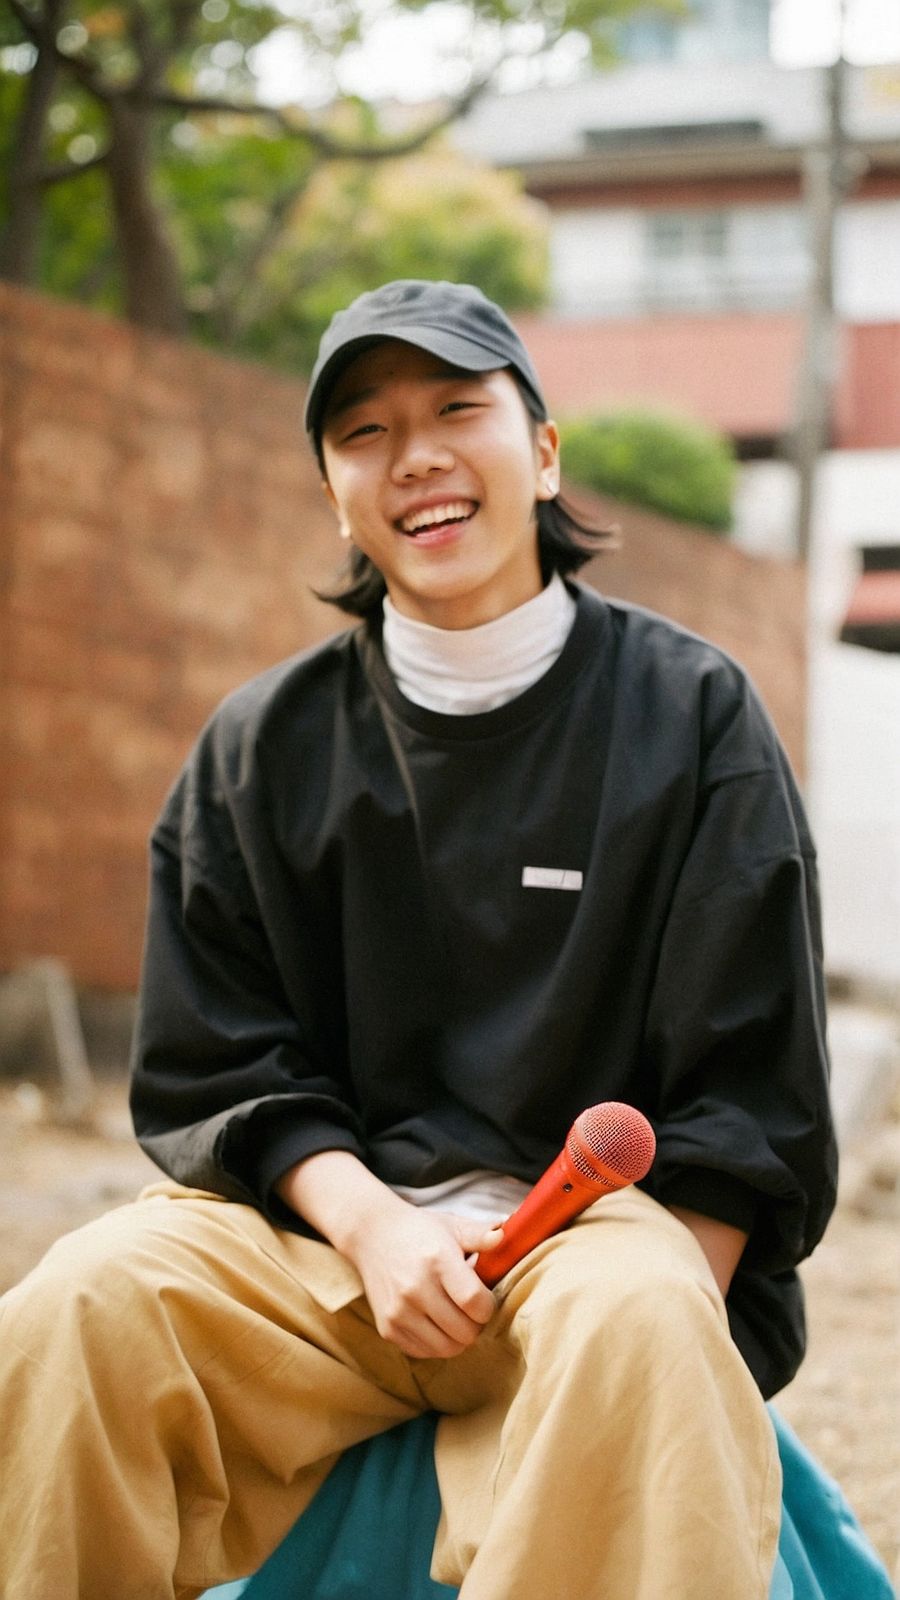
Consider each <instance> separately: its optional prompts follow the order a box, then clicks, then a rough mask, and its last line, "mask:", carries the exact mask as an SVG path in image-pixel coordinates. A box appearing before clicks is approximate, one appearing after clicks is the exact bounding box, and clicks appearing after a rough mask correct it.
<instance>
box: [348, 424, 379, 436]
mask: <svg viewBox="0 0 900 1600" xmlns="http://www.w3.org/2000/svg"><path fill="white" fill-rule="evenodd" d="M381 431H382V430H381V424H380V423H379V422H364V423H362V425H361V426H360V427H359V428H354V429H353V432H352V433H348V434H347V438H348V439H360V438H362V437H363V436H364V435H365V434H368V433H381Z"/></svg>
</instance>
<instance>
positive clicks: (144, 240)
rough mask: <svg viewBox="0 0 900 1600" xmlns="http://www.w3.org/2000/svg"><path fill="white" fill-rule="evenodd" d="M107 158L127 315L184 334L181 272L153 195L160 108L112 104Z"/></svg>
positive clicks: (163, 330)
mask: <svg viewBox="0 0 900 1600" xmlns="http://www.w3.org/2000/svg"><path fill="white" fill-rule="evenodd" d="M106 109H107V112H108V115H109V128H110V147H109V155H108V157H107V163H106V165H107V171H108V174H109V183H110V191H111V197H112V209H113V217H114V220H115V229H116V237H117V240H118V247H119V261H120V265H121V270H122V274H123V278H124V283H125V314H126V316H127V317H128V319H129V321H130V322H135V323H137V324H138V326H139V327H142V328H152V329H153V330H154V331H155V332H157V333H168V334H173V335H175V336H176V337H181V336H183V335H184V334H186V333H187V328H188V318H187V310H186V308H185V303H184V294H183V289H182V281H181V272H180V270H179V266H178V262H177V259H176V256H175V250H174V247H173V245H172V241H171V239H170V237H169V231H168V228H167V225H166V221H165V218H164V216H163V213H162V211H161V209H160V207H159V205H158V204H157V201H156V199H155V198H154V195H153V182H152V171H153V162H152V155H151V142H152V138H153V119H154V115H155V113H154V111H153V110H152V109H151V108H150V107H147V106H139V105H129V104H127V103H126V102H125V101H124V100H122V99H119V98H118V97H116V98H115V99H112V100H109V101H108V102H107V105H106Z"/></svg>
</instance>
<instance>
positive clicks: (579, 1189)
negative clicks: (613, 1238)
mask: <svg viewBox="0 0 900 1600" xmlns="http://www.w3.org/2000/svg"><path fill="white" fill-rule="evenodd" d="M621 1186H622V1185H615V1184H611V1183H609V1182H606V1183H604V1182H603V1181H602V1179H601V1180H600V1181H599V1182H598V1181H594V1180H592V1179H590V1178H586V1177H584V1176H583V1174H582V1173H580V1172H579V1171H578V1169H577V1168H576V1167H574V1166H573V1165H572V1163H571V1161H570V1160H569V1158H568V1155H567V1153H566V1150H565V1147H563V1149H562V1150H561V1151H560V1153H559V1155H558V1156H557V1157H556V1160H555V1161H553V1162H551V1164H550V1166H549V1167H548V1168H547V1170H546V1172H544V1173H543V1175H542V1176H541V1177H540V1178H538V1181H537V1183H536V1184H535V1185H534V1188H533V1189H529V1191H528V1193H527V1195H526V1196H525V1199H524V1200H523V1201H522V1203H521V1205H519V1206H517V1207H516V1209H515V1211H513V1212H512V1214H511V1215H510V1216H509V1217H507V1219H506V1221H505V1222H504V1224H503V1238H502V1239H501V1241H500V1243H499V1244H498V1245H497V1247H496V1249H494V1250H487V1251H485V1252H484V1253H483V1254H482V1255H480V1256H479V1257H478V1260H477V1261H476V1262H475V1271H476V1273H477V1275H478V1277H479V1278H480V1279H481V1281H482V1283H484V1284H487V1287H488V1288H489V1289H492V1288H493V1286H494V1284H495V1283H497V1282H499V1280H500V1279H501V1278H502V1277H503V1275H504V1273H506V1272H508V1271H509V1269H510V1267H514V1266H515V1264H516V1262H517V1261H521V1259H522V1257H523V1256H525V1255H527V1254H528V1252H529V1250H533V1249H534V1247H535V1245H536V1244H540V1243H541V1241H542V1240H543V1239H549V1238H550V1237H551V1235H552V1234H554V1233H559V1231H560V1229H561V1228H564V1227H565V1226H566V1224H567V1223H568V1222H571V1221H572V1218H573V1217H577V1216H578V1213H579V1212H580V1211H584V1210H585V1208H586V1207H587V1206H589V1205H591V1204H592V1203H593V1202H594V1201H595V1200H599V1199H600V1196H601V1195H604V1194H609V1192H610V1189H612V1188H615V1187H621Z"/></svg>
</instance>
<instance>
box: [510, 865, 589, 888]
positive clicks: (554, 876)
mask: <svg viewBox="0 0 900 1600" xmlns="http://www.w3.org/2000/svg"><path fill="white" fill-rule="evenodd" d="M583 882H584V877H583V875H582V873H580V872H577V871H576V870H575V869H574V868H570V867H523V868H522V887H523V889H580V888H581V885H582V883H583Z"/></svg>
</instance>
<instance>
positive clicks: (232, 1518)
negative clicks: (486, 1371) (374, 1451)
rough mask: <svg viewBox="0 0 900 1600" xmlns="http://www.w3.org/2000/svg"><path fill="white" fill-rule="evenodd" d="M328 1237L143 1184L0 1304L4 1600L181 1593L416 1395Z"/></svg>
mask: <svg viewBox="0 0 900 1600" xmlns="http://www.w3.org/2000/svg"><path fill="white" fill-rule="evenodd" d="M360 1292H361V1284H360V1281H359V1278H358V1276H357V1274H356V1273H355V1271H354V1269H353V1268H352V1267H351V1266H350V1264H349V1263H348V1262H346V1261H344V1260H343V1259H342V1258H341V1257H340V1256H338V1255H337V1253H336V1252H335V1251H333V1250H331V1249H330V1247H329V1246H327V1245H324V1244H321V1243H318V1242H316V1241H311V1240H307V1239H303V1238H300V1237H299V1236H297V1235H294V1234H290V1233H282V1232H280V1231H279V1230H276V1229H274V1228H272V1227H271V1226H270V1225H269V1224H268V1223H267V1222H266V1220H265V1219H264V1218H263V1217H262V1216H261V1215H260V1214H259V1213H257V1212H256V1211H255V1210H253V1209H252V1208H251V1207H247V1206H240V1205H232V1204H229V1203H228V1202H225V1201H222V1200H220V1199H217V1198H216V1197H214V1196H209V1195H204V1194H200V1193H197V1192H196V1191H185V1190H179V1189H178V1187H177V1186H176V1185H160V1186H158V1187H157V1189H156V1190H155V1191H150V1192H149V1193H148V1196H147V1197H146V1198H143V1197H142V1198H141V1199H140V1200H138V1201H137V1202H136V1203H135V1204H133V1205H130V1206H125V1207H123V1208H121V1209H120V1210H118V1211H115V1212H112V1213H110V1214H108V1215H107V1216H105V1217H103V1218H101V1219H100V1220H99V1221H97V1222H95V1223H92V1224H90V1225H89V1226H88V1227H87V1228H83V1229H81V1230H79V1231H78V1232H77V1233H74V1234H71V1235H69V1236H68V1237H67V1238H64V1239H61V1240H59V1241H58V1242H57V1244H56V1245H54V1247H53V1248H52V1250H51V1251H50V1252H49V1254H48V1256H47V1257H45V1259H44V1261H43V1263H41V1265H40V1266H39V1267H38V1268H37V1269H36V1270H35V1271H34V1272H33V1273H32V1274H30V1275H29V1277H28V1278H27V1279H25V1280H24V1282H23V1283H21V1284H20V1285H18V1286H17V1287H16V1288H15V1289H13V1290H12V1291H10V1293H9V1294H8V1295H7V1296H6V1297H5V1299H4V1301H3V1302H2V1306H0V1439H2V1441H3V1455H4V1471H3V1483H2V1489H0V1573H2V1575H3V1581H2V1582H0V1593H2V1594H3V1596H4V1600H76V1597H77V1600H166V1597H167V1596H168V1597H170V1600H171V1597H173V1596H177V1597H180V1600H189V1597H192V1596H194V1595H196V1594H198V1593H200V1592H201V1591H202V1590H203V1589H205V1588H206V1587H208V1586H210V1585H212V1584H214V1583H219V1582H223V1581H225V1580H227V1579H229V1578H233V1577H238V1576H243V1575H246V1574H247V1573H249V1572H251V1571H253V1570H255V1569H256V1568H257V1567H258V1566H259V1565H260V1564H261V1563H262V1561H263V1560H264V1559H265V1557H266V1556H267V1555H268V1554H269V1552H270V1551H271V1550H272V1549H273V1548H274V1547H275V1545H276V1544H277V1543H278V1541H279V1540H280V1538H281V1537H282V1536H283V1534H284V1533H285V1532H286V1531H287V1530H288V1528H289V1527H290V1526H291V1524H292V1523H293V1521H294V1520H295V1518H296V1517H297V1516H298V1515H299V1513H300V1512H301V1511H302V1510H303V1509H304V1507H305V1506H306V1504H307V1503H308V1501H309V1500H310V1499H311V1497H312V1495H313V1494H314V1493H315V1491H316V1489H317V1488H318V1487H319V1485H320V1483H321V1482H322V1481H323V1479H324V1477H325V1476H326V1475H327V1472H328V1470H329V1469H330V1467H331V1465H332V1464H333V1462H334V1460H335V1459H336V1455H337V1453H338V1452H340V1451H341V1450H343V1449H345V1448H346V1447H347V1446H349V1445H351V1444H353V1443H355V1442H356V1441H357V1440H359V1439H362V1438H365V1437H367V1436H368V1435H370V1434H374V1433H378V1432H379V1431H381V1430H382V1429H384V1428H386V1427H389V1426H391V1425H392V1424H394V1423H396V1422H398V1421H401V1420H404V1419H405V1418H408V1417H410V1416H412V1415H414V1414H416V1413H417V1412H419V1411H421V1410H422V1409H423V1401H422V1399H421V1396H420V1395H419V1392H418V1390H417V1388H416V1384H415V1381H414V1380H413V1379H412V1377H411V1376H410V1363H409V1362H408V1361H407V1360H406V1358H405V1357H404V1356H402V1354H401V1353H400V1352H399V1351H398V1350H396V1349H395V1348H394V1347H393V1346H391V1345H389V1344H386V1343H385V1341H383V1340H382V1339H381V1338H380V1337H379V1336H378V1334H377V1332H376V1331H375V1329H374V1326H373V1324H372V1321H371V1316H370V1313H369V1310H368V1305H367V1303H366V1301H365V1300H364V1299H361V1298H359V1296H360Z"/></svg>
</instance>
